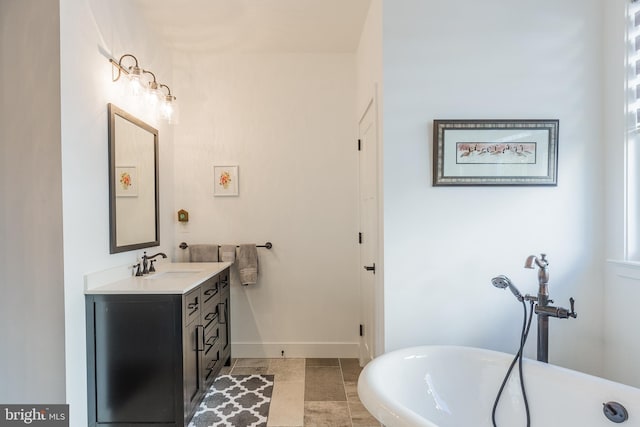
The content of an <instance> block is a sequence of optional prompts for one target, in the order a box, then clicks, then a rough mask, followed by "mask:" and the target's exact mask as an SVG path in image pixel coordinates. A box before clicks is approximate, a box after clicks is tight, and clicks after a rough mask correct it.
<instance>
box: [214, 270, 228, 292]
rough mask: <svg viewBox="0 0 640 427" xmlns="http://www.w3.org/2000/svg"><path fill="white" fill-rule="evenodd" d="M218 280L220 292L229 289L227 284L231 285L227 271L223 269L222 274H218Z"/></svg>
mask: <svg viewBox="0 0 640 427" xmlns="http://www.w3.org/2000/svg"><path fill="white" fill-rule="evenodd" d="M217 277H218V280H219V281H220V290H222V291H225V290H228V289H229V284H230V283H231V282H230V280H229V269H228V268H227V269H225V270H224V271H223V272H221V273H220V274H218V276H217Z"/></svg>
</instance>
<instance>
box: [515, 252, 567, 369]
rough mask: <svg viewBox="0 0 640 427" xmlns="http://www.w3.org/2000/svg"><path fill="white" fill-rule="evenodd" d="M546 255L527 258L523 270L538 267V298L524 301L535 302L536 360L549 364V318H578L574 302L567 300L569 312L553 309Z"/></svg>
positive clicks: (559, 308) (563, 309) (528, 297)
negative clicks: (536, 318)
mask: <svg viewBox="0 0 640 427" xmlns="http://www.w3.org/2000/svg"><path fill="white" fill-rule="evenodd" d="M546 257H547V256H546V254H540V258H538V257H537V256H535V255H530V256H529V257H527V261H526V262H525V263H524V268H531V269H533V268H536V266H537V267H538V296H537V297H532V296H529V295H527V296H526V297H525V299H527V300H529V301H535V302H536V306H535V313H536V315H537V316H538V360H539V361H541V362H545V363H547V362H549V317H557V318H558V319H568V318H569V317H573V318H574V319H575V318H576V317H577V316H578V315H577V313H576V312H575V310H574V303H575V300H574V299H573V298H569V304H571V311H569V310H568V309H566V308H563V307H554V306H552V305H549V304H553V300H552V299H549V262H548V261H547V258H546Z"/></svg>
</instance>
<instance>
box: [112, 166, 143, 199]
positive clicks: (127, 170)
mask: <svg viewBox="0 0 640 427" xmlns="http://www.w3.org/2000/svg"><path fill="white" fill-rule="evenodd" d="M115 179H116V182H115V188H116V197H138V172H137V169H136V167H135V166H116V176H115Z"/></svg>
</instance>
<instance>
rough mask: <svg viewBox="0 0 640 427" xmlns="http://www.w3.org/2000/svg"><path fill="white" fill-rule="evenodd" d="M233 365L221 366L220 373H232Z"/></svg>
mask: <svg viewBox="0 0 640 427" xmlns="http://www.w3.org/2000/svg"><path fill="white" fill-rule="evenodd" d="M231 369H232V368H231V366H223V367H222V368H220V373H218V375H229V374H230V373H231Z"/></svg>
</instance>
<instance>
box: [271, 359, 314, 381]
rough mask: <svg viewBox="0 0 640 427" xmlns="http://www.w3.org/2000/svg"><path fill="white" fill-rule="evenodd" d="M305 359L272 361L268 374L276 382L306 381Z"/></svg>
mask: <svg viewBox="0 0 640 427" xmlns="http://www.w3.org/2000/svg"><path fill="white" fill-rule="evenodd" d="M304 369H305V360H304V359H271V360H270V362H269V370H268V371H267V373H268V374H270V375H274V376H275V378H274V380H275V381H304Z"/></svg>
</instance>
